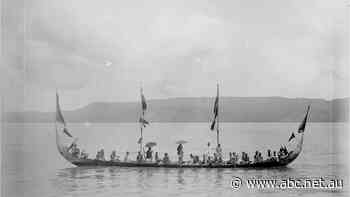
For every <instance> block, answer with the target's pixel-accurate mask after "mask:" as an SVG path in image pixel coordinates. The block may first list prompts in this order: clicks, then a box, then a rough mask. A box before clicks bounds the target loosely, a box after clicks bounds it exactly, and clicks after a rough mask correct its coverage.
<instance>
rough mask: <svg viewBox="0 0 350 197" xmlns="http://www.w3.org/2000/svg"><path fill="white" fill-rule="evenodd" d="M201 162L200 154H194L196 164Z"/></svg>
mask: <svg viewBox="0 0 350 197" xmlns="http://www.w3.org/2000/svg"><path fill="white" fill-rule="evenodd" d="M199 163H200V160H199V156H198V155H196V156H194V164H199Z"/></svg>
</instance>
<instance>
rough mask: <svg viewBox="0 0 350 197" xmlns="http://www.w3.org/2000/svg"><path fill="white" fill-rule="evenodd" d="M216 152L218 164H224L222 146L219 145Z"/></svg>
mask: <svg viewBox="0 0 350 197" xmlns="http://www.w3.org/2000/svg"><path fill="white" fill-rule="evenodd" d="M215 151H216V157H217V158H216V159H217V162H220V161H221V162H222V148H221V145H220V144H218V146H217V147H216V149H215Z"/></svg>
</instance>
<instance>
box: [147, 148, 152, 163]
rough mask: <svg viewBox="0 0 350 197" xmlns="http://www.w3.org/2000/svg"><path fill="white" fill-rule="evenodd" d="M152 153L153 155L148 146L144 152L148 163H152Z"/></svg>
mask: <svg viewBox="0 0 350 197" xmlns="http://www.w3.org/2000/svg"><path fill="white" fill-rule="evenodd" d="M152 153H153V151H152V148H151V147H150V146H149V147H148V150H147V152H146V160H148V161H152V160H153V155H152Z"/></svg>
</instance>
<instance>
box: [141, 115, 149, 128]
mask: <svg viewBox="0 0 350 197" xmlns="http://www.w3.org/2000/svg"><path fill="white" fill-rule="evenodd" d="M139 122H140V124H142V126H143V127H146V125H149V122H148V121H147V120H145V119H144V118H142V117H140V119H139Z"/></svg>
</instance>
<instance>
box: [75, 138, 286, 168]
mask: <svg viewBox="0 0 350 197" xmlns="http://www.w3.org/2000/svg"><path fill="white" fill-rule="evenodd" d="M68 152H70V153H71V154H72V156H73V157H76V158H81V159H88V154H87V153H86V152H85V151H84V150H83V151H81V152H80V149H79V148H78V147H77V144H76V143H72V145H71V146H70V147H68ZM176 152H177V156H178V161H177V162H178V163H179V164H202V165H203V164H250V163H260V162H264V161H279V160H281V159H283V158H285V157H286V156H287V155H288V150H287V148H286V147H285V146H281V148H280V150H279V151H278V154H277V152H276V151H273V152H272V151H271V150H267V158H266V159H265V160H264V158H263V156H262V153H261V152H259V151H255V154H254V159H253V161H251V160H250V158H249V155H248V153H246V152H242V153H241V155H240V157H239V154H238V153H236V152H230V153H229V159H228V160H227V161H224V160H223V156H222V155H223V154H222V148H221V146H220V144H218V145H217V147H216V148H215V152H214V153H213V154H212V155H211V154H210V153H209V152H208V153H205V154H203V155H202V159H200V157H199V155H195V154H192V153H191V154H190V155H189V156H190V160H189V161H184V147H183V145H182V144H179V145H178V146H177V149H176ZM129 156H130V153H129V152H126V154H125V156H124V159H123V161H124V162H129V161H131V160H130V159H129ZM95 159H96V160H100V161H106V159H105V153H104V149H101V150H99V151H97V154H96V158H95ZM110 161H121V160H120V157H119V156H118V155H117V152H116V150H113V151H112V152H111V154H110ZM136 161H137V162H155V163H163V164H169V163H170V162H171V161H170V158H169V154H168V153H164V155H163V157H162V158H161V157H160V155H159V153H158V152H155V154H154V157H153V150H152V148H151V147H148V149H147V151H143V152H141V151H139V152H138V153H137V156H136Z"/></svg>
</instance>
